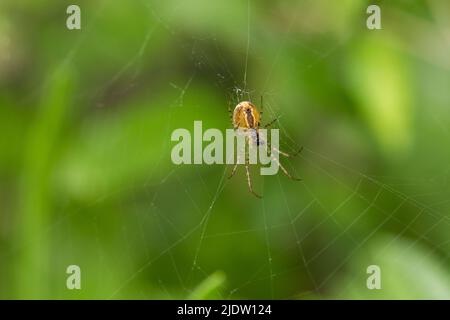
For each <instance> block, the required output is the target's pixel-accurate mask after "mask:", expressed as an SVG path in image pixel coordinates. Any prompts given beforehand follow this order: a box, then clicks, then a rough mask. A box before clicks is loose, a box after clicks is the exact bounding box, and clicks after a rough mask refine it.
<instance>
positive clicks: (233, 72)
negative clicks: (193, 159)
mask: <svg viewBox="0 0 450 320" xmlns="http://www.w3.org/2000/svg"><path fill="white" fill-rule="evenodd" d="M376 2H377V3H378V4H379V5H380V6H381V8H382V30H374V31H370V30H368V29H367V28H366V18H367V14H366V8H367V6H368V5H369V4H371V3H372V2H371V1H360V0H346V1H327V0H320V1H306V0H305V1H301V0H299V1H288V0H281V1H238V0H231V1H206V0H193V1H181V0H169V1H163V2H162V1H149V0H133V1H126V2H124V1H119V0H103V1H101V0H98V1H87V0H78V1H57V2H56V1H52V0H41V1H31V0H23V1H12V0H3V1H2V2H1V3H0V128H1V133H2V135H1V136H2V139H0V176H1V179H0V298H4V299H13V298H68V299H79V298H100V299H107V298H125V299H129V298H134V299H155V298H160V299H170V298H189V299H214V298H236V299H239V298H298V299H333V298H344V299H348V298H359V299H383V298H385V299H386V298H389V299H403V298H404V299H406V298H410V299H422V298H433V299H445V298H447V299H448V298H450V280H449V277H450V272H449V267H450V262H449V259H448V254H449V248H450V247H449V234H450V232H449V231H450V221H449V212H450V202H449V201H448V199H449V196H450V188H449V187H450V179H449V177H450V166H449V163H450V161H449V160H450V148H449V147H448V145H449V142H450V129H449V128H450V90H448V88H449V87H450V73H449V70H450V58H449V57H450V54H449V53H450V40H449V39H450V37H449V35H450V22H449V21H450V3H448V1H445V0H433V1H431V0H429V1H427V0H414V1H407V0H397V1H376ZM74 3H75V4H78V5H79V6H80V7H81V10H82V11H81V12H82V13H81V14H82V29H81V30H72V31H69V30H67V28H66V27H65V20H66V18H67V14H66V8H67V6H68V5H69V4H74ZM260 96H263V97H264V115H263V117H264V118H263V120H264V121H265V122H268V121H270V120H271V119H273V118H274V117H276V116H280V121H279V126H280V129H281V132H282V137H281V138H282V146H283V148H284V149H286V150H288V151H289V150H294V149H296V148H297V147H298V146H299V145H303V146H304V147H305V149H304V152H303V153H302V154H301V155H300V156H299V157H298V158H297V159H289V160H290V161H285V160H286V159H283V161H284V163H285V164H286V166H287V168H288V169H289V170H290V171H292V172H294V173H295V175H297V176H299V177H301V178H302V179H303V180H302V182H293V181H291V180H289V179H287V178H286V177H285V176H283V175H282V173H281V172H280V174H279V176H267V177H261V176H258V175H257V174H256V173H257V171H256V170H254V171H252V177H253V185H254V187H255V189H256V191H257V192H260V193H263V195H264V197H263V199H262V200H259V199H256V198H255V197H253V196H252V195H251V194H250V193H249V192H248V188H247V183H246V177H245V173H244V170H243V169H242V168H240V169H239V171H238V174H237V175H236V176H235V177H234V178H233V179H231V180H227V179H226V176H227V174H228V172H229V171H225V170H230V168H225V166H221V165H211V166H207V165H192V166H175V165H173V164H172V162H171V160H170V150H171V147H172V142H171V141H170V134H171V132H172V131H173V130H174V129H176V128H181V127H182V128H188V129H190V130H191V129H192V128H193V121H194V120H202V121H203V127H204V128H212V127H215V128H221V129H223V130H225V129H226V128H229V127H230V123H229V115H228V107H233V106H234V105H235V104H236V103H237V102H238V100H240V99H250V100H252V101H253V102H255V103H256V104H258V105H259V101H260ZM71 264H76V265H79V266H80V267H81V272H82V290H79V291H77V290H74V291H71V290H67V289H66V286H65V284H66V277H67V274H66V273H65V272H66V268H67V266H68V265H71ZM373 264H375V265H379V266H380V267H381V273H382V289H381V290H368V289H367V288H366V279H367V277H368V275H367V273H366V269H367V267H368V266H369V265H373Z"/></svg>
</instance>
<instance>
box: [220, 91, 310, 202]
mask: <svg viewBox="0 0 450 320" xmlns="http://www.w3.org/2000/svg"><path fill="white" fill-rule="evenodd" d="M262 100H263V99H262V97H261V111H259V110H258V109H257V108H256V106H255V105H254V104H253V103H251V102H249V101H242V102H239V103H238V104H237V105H236V107H235V108H234V111H231V108H230V106H228V112H229V113H230V118H231V123H232V124H233V128H234V130H237V129H241V130H245V131H247V130H250V131H251V133H252V134H250V135H248V136H246V143H247V144H248V145H249V147H251V146H252V145H256V146H258V147H259V146H260V145H261V144H264V141H262V140H261V138H260V135H259V128H260V126H261V119H262V114H263V101H262ZM276 121H278V117H277V118H275V119H274V120H272V121H270V122H269V123H267V124H266V125H264V128H268V127H270V126H271V125H272V124H274V123H275V122H276ZM266 148H267V147H266ZM270 149H271V152H272V151H274V152H277V153H278V154H281V155H283V156H285V157H287V158H289V157H295V156H297V155H298V154H299V153H300V152H301V151H302V150H303V147H301V148H300V149H299V150H298V151H297V152H295V153H294V154H290V153H287V152H284V151H281V150H279V149H277V148H275V147H270ZM271 158H272V159H273V160H275V161H276V162H277V164H278V166H279V167H280V168H281V171H282V172H283V173H284V174H285V175H286V176H287V177H288V178H289V179H291V180H295V181H300V180H301V179H299V178H295V177H293V176H292V175H291V174H290V173H289V172H288V171H287V170H286V168H285V167H284V166H283V165H282V164H281V163H280V161H279V160H278V159H277V158H276V157H273V156H271ZM238 164H239V161H237V163H236V164H235V165H234V167H233V170H232V171H231V174H230V176H229V177H228V179H231V178H232V177H233V176H234V174H235V173H236V170H237V166H238ZM245 171H246V174H247V184H248V188H249V190H250V192H251V193H252V194H253V195H255V196H256V197H257V198H262V197H261V196H260V195H259V194H257V193H256V192H255V191H254V190H253V184H252V179H251V177H250V170H249V159H248V151H247V149H246V151H245Z"/></svg>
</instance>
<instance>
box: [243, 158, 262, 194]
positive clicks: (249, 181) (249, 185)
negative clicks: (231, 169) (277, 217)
mask: <svg viewBox="0 0 450 320" xmlns="http://www.w3.org/2000/svg"><path fill="white" fill-rule="evenodd" d="M245 171H246V173H247V184H248V189H249V190H250V192H251V193H253V195H254V196H255V197H257V198H259V199H261V198H262V197H261V196H260V195H259V194H257V193H256V192H255V191H253V185H252V179H251V178H250V170H249V168H248V158H247V157H246V159H245Z"/></svg>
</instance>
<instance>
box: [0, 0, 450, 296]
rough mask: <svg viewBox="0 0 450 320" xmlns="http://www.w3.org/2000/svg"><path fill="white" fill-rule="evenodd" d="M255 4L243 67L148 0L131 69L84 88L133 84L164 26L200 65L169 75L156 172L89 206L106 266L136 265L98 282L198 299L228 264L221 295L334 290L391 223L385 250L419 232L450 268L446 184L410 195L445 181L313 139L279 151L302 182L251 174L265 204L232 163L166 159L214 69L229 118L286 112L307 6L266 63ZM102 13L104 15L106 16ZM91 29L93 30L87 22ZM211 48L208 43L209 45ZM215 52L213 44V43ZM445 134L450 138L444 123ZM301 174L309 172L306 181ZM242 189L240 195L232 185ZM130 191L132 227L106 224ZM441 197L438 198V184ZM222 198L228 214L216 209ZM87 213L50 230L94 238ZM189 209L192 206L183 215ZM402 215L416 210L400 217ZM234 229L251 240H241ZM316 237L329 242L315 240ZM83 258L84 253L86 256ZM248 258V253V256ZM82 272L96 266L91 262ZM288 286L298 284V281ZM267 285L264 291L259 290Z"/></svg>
mask: <svg viewBox="0 0 450 320" xmlns="http://www.w3.org/2000/svg"><path fill="white" fill-rule="evenodd" d="M103 5H106V4H103ZM252 5H253V2H251V1H250V0H248V1H247V2H246V5H245V9H246V14H245V16H246V20H245V23H243V25H242V27H243V28H242V30H245V33H246V41H245V45H244V51H243V52H239V54H238V56H239V57H240V58H239V59H240V60H241V63H238V64H239V65H240V69H239V70H233V67H232V66H230V65H231V63H230V62H227V52H224V49H223V48H221V47H220V45H219V40H220V39H217V38H216V37H215V36H211V37H208V38H193V37H188V38H187V39H186V38H185V37H184V35H181V34H180V31H179V30H178V29H177V27H176V26H173V25H172V23H171V22H169V21H170V15H168V16H163V15H161V14H160V13H159V12H158V10H157V9H156V8H155V7H154V6H153V5H152V4H150V3H148V2H145V1H142V6H143V7H144V8H145V9H146V10H147V11H148V14H149V17H151V18H152V21H154V24H153V25H151V26H150V27H149V29H148V30H146V32H145V37H144V39H143V40H142V43H141V46H140V47H139V48H137V51H136V54H135V55H134V56H132V57H129V58H127V59H126V61H125V63H124V64H123V66H121V67H119V68H118V71H117V72H116V73H115V74H114V75H113V76H112V77H111V78H110V80H109V81H108V82H107V83H105V84H104V85H102V86H100V89H99V90H98V91H96V92H95V93H94V94H93V93H92V92H83V93H79V98H80V99H81V98H82V97H86V96H87V97H90V98H92V99H93V100H94V101H96V100H98V99H101V97H102V95H103V94H104V92H105V91H107V90H108V88H110V87H111V86H114V85H115V83H116V82H121V81H122V82H123V79H126V80H125V81H126V82H128V84H129V85H130V86H132V85H133V84H134V83H135V82H137V81H139V80H140V75H141V72H142V69H143V67H142V66H143V63H144V62H143V60H144V59H145V55H146V51H147V49H148V47H149V46H151V44H152V39H153V38H152V37H153V36H154V33H155V30H157V29H159V28H162V29H164V30H166V34H167V35H168V36H169V37H171V38H172V39H173V41H174V42H175V43H177V44H178V48H179V49H180V54H181V55H183V56H187V57H188V61H189V63H190V64H191V68H190V70H189V72H187V76H186V77H185V78H184V79H182V80H181V81H173V80H168V81H167V85H168V86H169V87H171V88H172V89H173V90H174V92H175V94H173V100H172V101H171V102H170V106H169V107H168V111H167V113H166V116H165V118H164V121H165V123H166V125H165V126H164V128H165V130H164V131H163V132H162V136H163V137H164V139H162V140H163V141H165V143H164V144H163V146H162V150H163V152H161V153H160V156H159V160H158V161H157V164H156V168H157V169H156V170H153V171H152V172H153V173H152V174H151V175H150V176H148V177H147V178H145V179H143V181H144V182H138V183H136V184H132V185H131V186H127V187H126V188H125V189H122V188H119V190H117V191H116V192H114V193H108V194H105V195H102V196H101V197H99V198H98V199H96V200H95V201H93V202H92V203H91V204H90V205H89V207H90V208H91V210H92V212H94V214H93V216H92V217H91V218H90V219H91V220H90V223H91V224H92V230H91V231H90V232H91V233H89V234H88V235H86V237H87V238H88V239H90V240H89V241H91V240H94V241H93V246H94V247H95V249H93V251H95V253H96V256H97V257H98V258H97V260H96V264H97V266H96V268H98V269H100V270H107V269H108V268H110V267H111V266H110V265H109V264H108V263H110V262H111V260H112V259H111V256H112V257H114V258H113V260H114V259H115V260H116V261H121V260H126V261H128V262H129V263H124V265H125V266H126V270H128V272H125V273H123V274H122V273H115V272H113V271H111V272H109V273H108V272H107V274H105V275H103V274H102V273H99V274H100V278H99V279H97V280H96V281H97V283H96V284H94V285H93V286H94V287H96V286H100V284H101V283H103V282H104V281H107V280H108V279H109V280H111V279H110V278H111V277H116V276H117V277H116V278H115V280H114V281H112V283H113V286H112V287H110V288H108V289H107V292H108V293H106V296H102V297H103V298H119V297H136V295H137V294H140V295H141V296H140V297H142V298H159V297H164V298H179V297H189V295H190V294H191V293H192V292H193V291H195V288H196V287H197V285H198V284H199V283H200V282H201V281H202V280H204V279H205V278H208V277H209V276H210V275H211V274H213V273H214V272H216V271H217V270H224V272H225V275H228V274H231V275H233V276H236V274H235V273H233V272H229V273H227V270H232V269H233V268H241V267H242V274H241V275H240V276H236V278H228V277H227V280H226V284H225V286H224V287H222V288H220V290H218V293H219V296H220V297H221V298H255V297H262V298H304V297H309V296H311V297H315V298H328V297H329V296H328V295H327V289H329V288H330V287H331V285H332V283H333V282H334V281H336V279H338V278H339V276H340V275H341V273H345V272H346V268H347V266H348V264H349V262H350V261H351V260H352V258H354V257H355V256H356V255H358V254H360V253H361V251H362V250H364V249H365V248H366V245H367V244H369V242H370V241H371V240H372V239H373V238H375V237H377V236H379V235H380V234H383V233H386V232H388V231H389V230H399V231H398V232H396V234H395V235H394V236H393V237H392V238H390V240H389V241H387V243H385V244H384V245H383V246H382V250H381V252H380V253H379V255H382V254H383V252H384V251H386V250H388V249H389V247H390V246H392V245H393V244H395V243H396V242H397V241H398V240H399V239H401V238H403V237H405V236H407V235H409V236H411V237H414V240H413V241H411V242H409V246H408V248H407V250H412V249H413V248H415V247H416V246H417V245H419V244H421V245H424V246H425V247H426V248H428V253H429V255H430V256H432V257H433V259H435V260H437V261H439V263H442V264H448V243H449V241H450V239H445V240H444V241H441V242H439V243H437V242H436V240H435V239H434V238H433V237H432V236H431V235H432V233H433V231H435V230H436V229H437V228H448V225H449V223H450V221H449V218H448V216H446V215H445V214H443V213H442V212H441V211H440V210H439V209H437V208H442V207H443V206H445V205H446V204H448V198H447V197H448V194H447V191H448V190H442V196H444V198H443V200H442V199H441V200H439V202H435V203H433V202H430V201H428V198H427V197H428V196H430V194H429V193H426V194H410V195H408V194H407V193H406V191H405V190H408V189H407V188H408V187H410V188H411V189H412V190H417V189H421V188H418V186H423V185H427V186H432V185H433V184H434V183H435V182H434V181H431V182H430V178H429V177H424V178H421V177H411V178H404V177H395V176H391V177H378V176H375V175H372V174H370V173H368V172H365V171H363V170H362V169H360V168H359V167H356V168H354V167H353V166H352V165H351V164H346V161H345V159H344V160H342V159H343V158H340V157H339V158H335V154H334V153H330V154H328V153H327V152H326V151H325V152H324V151H323V150H324V149H323V148H321V149H317V148H316V147H315V146H314V145H313V144H309V143H308V144H304V151H303V153H301V154H300V155H299V157H298V159H294V160H291V159H281V160H282V161H284V162H283V163H284V164H286V165H287V168H288V171H289V172H292V173H293V174H294V175H295V176H298V177H302V178H303V180H302V181H301V182H292V181H286V180H287V179H286V177H284V176H282V175H281V173H280V174H279V175H278V176H276V177H264V178H258V177H256V175H254V174H253V178H254V180H253V183H254V186H255V187H259V188H260V190H262V193H263V199H262V200H257V199H254V198H253V196H252V195H251V194H250V193H249V192H248V190H247V185H246V182H245V179H244V178H243V176H242V175H239V174H237V176H236V177H234V178H233V180H228V179H227V174H228V173H229V170H230V168H228V167H226V166H224V167H220V166H216V167H213V168H205V166H202V167H199V166H195V167H194V168H187V169H186V168H182V167H176V166H173V167H170V168H169V169H167V166H165V165H164V162H166V161H168V158H167V156H166V155H167V154H169V152H170V148H171V145H170V141H169V137H170V130H171V128H172V126H173V118H174V115H175V114H176V112H178V111H179V110H180V109H185V108H187V107H186V106H187V105H188V104H187V103H186V99H188V95H189V93H190V91H191V90H193V89H192V87H193V86H194V85H195V84H196V82H197V81H201V77H202V76H203V74H204V73H205V70H206V71H207V72H209V73H211V74H214V75H215V79H214V82H213V83H214V86H215V87H216V88H217V90H218V91H220V92H223V93H224V94H223V98H224V100H223V101H224V107H223V118H224V119H227V117H228V116H227V105H226V104H229V105H234V104H235V103H236V102H238V101H237V100H242V99H244V98H245V99H249V100H251V101H258V98H259V96H260V95H263V96H264V114H263V117H264V119H265V121H266V122H268V121H269V120H271V119H274V118H276V116H277V115H278V114H279V113H280V111H281V110H282V107H280V101H282V100H283V99H282V97H281V96H280V94H277V93H274V92H271V91H269V88H270V86H271V81H272V79H273V73H274V70H276V68H277V67H278V64H279V61H280V56H281V54H282V52H283V49H284V48H285V46H286V45H287V44H288V43H289V42H290V41H292V39H291V31H292V30H291V29H292V27H293V25H294V24H295V23H298V19H299V16H298V15H299V12H301V11H299V10H296V13H295V14H293V15H292V17H290V21H289V24H288V25H287V28H286V29H285V30H284V34H283V37H282V38H281V39H280V43H279V46H278V47H277V48H276V50H275V56H272V57H271V58H269V59H267V58H264V57H262V58H261V56H259V55H258V53H257V52H255V50H254V49H253V45H254V40H253V38H252V32H253V31H254V29H253V28H254V25H255V22H254V19H255V18H254V17H255V15H254V14H253V11H252V10H253V7H252ZM176 10H178V8H177V7H176V6H175V7H174V8H173V11H171V12H176ZM93 19H97V16H95V17H94V18H93ZM87 25H88V26H89V23H88V24H87ZM88 31H89V27H88V29H87V32H88ZM82 41H83V40H80V43H79V44H77V46H76V48H74V49H73V51H71V52H70V54H69V55H68V56H67V57H66V59H65V61H64V63H70V60H71V59H72V58H73V57H74V56H76V54H77V50H81V49H80V46H81V44H82ZM346 41H348V39H347V40H346ZM346 41H343V42H342V43H341V44H339V45H338V46H333V47H332V48H325V49H324V50H319V49H317V48H315V47H313V46H308V45H306V44H302V46H304V48H305V50H308V51H310V52H313V54H314V55H315V56H316V59H315V60H314V62H313V63H309V64H307V65H304V68H305V69H309V70H313V69H314V68H315V67H317V66H320V64H322V63H323V62H324V61H325V60H327V59H329V58H331V57H332V56H333V54H334V53H335V52H336V50H338V49H339V47H340V46H343V45H345V43H346ZM211 44H212V46H213V49H212V51H206V50H204V46H205V47H206V46H210V45H211ZM209 49H211V48H209V47H208V50H209ZM255 57H256V58H260V59H261V60H263V62H264V64H265V65H267V66H269V67H268V72H267V79H266V80H265V81H263V85H262V89H261V90H260V92H256V90H252V88H253V86H252V79H251V74H252V65H251V63H250V61H252V59H254V58H255ZM130 70H131V71H130ZM130 75H131V76H130ZM122 85H123V84H122ZM230 85H231V86H230ZM190 112H192V113H193V114H197V115H199V119H201V114H202V110H191V111H190ZM298 113H299V114H300V113H301V110H298ZM436 121H439V120H438V119H436ZM278 125H279V128H280V129H281V130H280V131H281V133H282V137H281V139H282V142H284V147H285V148H287V149H289V151H293V150H295V149H296V148H297V147H298V145H301V144H303V141H302V139H301V137H292V136H291V134H290V132H292V130H291V129H290V128H288V127H287V126H285V125H284V121H283V117H281V120H280V121H279V122H278ZM224 129H225V128H224ZM442 131H443V132H444V133H445V134H446V135H447V137H448V130H445V126H443V127H442ZM188 170H190V173H188ZM238 170H239V171H240V173H242V171H243V169H242V168H239V169H238ZM303 172H307V173H308V175H307V176H305V177H304V176H303V174H302V173H303ZM447 176H448V168H447ZM322 185H326V186H328V188H327V189H328V190H330V191H329V192H333V190H335V191H336V193H337V195H336V199H335V200H334V201H333V203H328V199H329V198H328V194H327V193H325V194H324V193H323V192H321V191H320V190H319V189H320V187H321V186H322ZM234 188H237V189H238V190H239V192H238V193H233V192H232V190H233V189H234ZM363 189H364V190H363ZM130 190H131V191H130ZM174 190H175V191H174ZM367 190H369V191H367ZM121 194H126V196H124V197H123V198H122V200H119V201H124V203H123V204H122V205H123V208H126V210H127V211H129V212H130V213H131V215H130V217H129V218H128V219H129V220H128V222H127V223H126V224H125V225H123V226H122V227H118V226H117V228H114V229H113V230H112V231H111V230H105V227H104V226H103V225H102V222H103V221H105V220H106V219H107V217H105V216H104V215H101V214H96V213H95V212H96V208H101V207H102V206H103V205H108V199H110V198H118V199H121V197H120V195H121ZM129 195H131V196H129ZM236 195H238V196H239V199H238V200H234V199H233V197H234V196H236ZM431 195H432V196H436V194H435V192H433V193H432V194H431ZM383 197H387V198H389V199H391V200H392V201H391V203H393V204H394V205H393V206H391V207H389V206H386V205H385V202H383V201H382V198H383ZM421 199H424V200H421ZM174 202H176V203H174ZM219 205H220V208H224V207H226V208H227V210H226V211H224V210H223V209H220V210H219V211H218V209H217V208H218V207H219ZM235 205H237V207H235ZM119 206H120V203H119ZM81 210H82V209H79V210H73V211H72V210H69V211H68V212H63V213H62V214H61V215H59V216H58V218H57V219H56V221H55V222H54V223H53V224H52V225H51V226H49V228H48V230H46V231H44V232H45V233H51V234H55V235H59V234H60V233H64V234H65V236H64V237H63V238H64V239H66V241H67V242H68V243H70V244H68V245H67V246H68V247H70V248H73V249H74V248H75V243H76V242H77V241H79V242H80V243H84V241H83V240H80V239H79V238H78V237H77V236H76V235H74V230H73V227H72V223H73V219H75V217H76V216H77V215H78V214H80V211H81ZM181 210H182V212H177V211H181ZM227 211H229V213H230V214H231V213H232V212H235V214H233V217H234V218H236V219H242V221H238V222H236V223H233V222H229V223H228V224H227V223H226V222H225V220H224V219H222V218H221V216H220V214H224V213H227ZM402 211H407V212H410V213H412V215H411V216H406V217H405V215H400V214H399V213H400V212H402ZM344 212H346V213H350V214H349V215H350V218H346V217H345V215H344V214H343V213H344ZM373 212H377V213H378V215H377V218H379V221H376V222H374V225H375V226H376V227H375V228H374V229H373V230H372V231H371V232H370V233H368V234H365V233H363V234H361V232H360V230H361V229H359V228H358V226H360V225H362V224H364V223H365V220H368V219H369V220H370V219H372V218H371V213H373ZM252 219H253V220H252ZM86 223H89V222H86ZM222 224H223V225H222ZM418 224H426V226H427V228H425V231H422V229H421V228H418ZM242 226H245V227H244V228H242ZM75 232H76V231H75ZM108 232H113V233H114V234H116V235H118V237H120V238H121V240H120V241H121V242H123V243H124V246H121V247H120V248H119V249H118V250H117V251H116V248H114V247H108V244H107V239H109V238H108V237H107V236H104V234H105V233H108ZM236 237H238V238H240V239H242V240H240V241H239V240H238V241H236V240H234V239H236ZM229 241H230V242H232V243H234V244H236V243H242V246H243V248H244V249H246V248H247V247H246V246H245V242H246V241H249V242H251V243H252V244H253V245H254V246H255V247H256V248H257V249H255V250H256V252H255V253H254V252H251V251H247V252H245V253H243V252H239V254H236V253H235V252H233V250H236V251H239V250H238V248H229V247H227V242H229ZM316 241H320V243H319V244H314V242H316ZM114 243H116V242H114ZM137 247H139V248H142V250H141V249H137ZM215 248H217V249H215ZM311 248H314V249H313V250H311ZM348 248H350V250H349V249H348ZM244 249H242V250H244ZM247 249H248V248H247ZM15 250H20V248H15V249H14V250H12V251H11V252H9V253H6V254H5V253H2V256H4V257H6V258H7V257H9V256H10V255H13V254H14V253H15V252H16V251H15ZM74 250H75V249H74ZM69 255H70V254H69ZM210 255H212V256H213V257H220V258H218V261H217V262H216V263H215V262H214V261H211V260H212V259H208V257H209V256H210ZM73 256H74V257H80V255H76V254H74V255H73ZM243 257H244V258H245V260H244V261H243V260H241V259H243ZM424 258H426V257H424ZM229 260H232V262H231V263H230V262H229ZM254 261H256V262H254ZM252 262H253V263H252ZM374 263H375V262H374ZM245 264H249V266H246V265H245ZM375 264H376V263H375ZM324 265H325V267H324ZM365 267H367V266H366V265H364V266H361V270H362V272H365ZM412 268H414V266H412ZM83 270H84V272H86V273H87V274H88V273H89V266H87V267H86V269H83ZM350 279H351V281H349V282H348V283H347V284H346V286H347V287H350V286H351V285H353V283H354V282H355V281H357V280H358V278H357V277H353V278H350ZM142 282H144V283H149V285H148V290H145V291H141V292H139V293H137V292H136V290H135V288H137V287H139V286H138V285H137V283H142ZM287 283H292V284H291V285H290V286H289V285H287ZM144 287H145V286H144ZM254 288H256V289H254ZM261 288H265V289H264V290H263V291H262V292H255V290H261ZM286 288H288V289H286ZM140 290H142V289H140ZM155 290H156V291H157V293H155ZM340 293H341V294H342V297H345V293H346V288H344V289H341V292H340Z"/></svg>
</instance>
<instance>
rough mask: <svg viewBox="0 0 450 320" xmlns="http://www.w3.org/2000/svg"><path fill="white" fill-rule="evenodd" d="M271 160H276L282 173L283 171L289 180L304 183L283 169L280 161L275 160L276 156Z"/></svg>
mask: <svg viewBox="0 0 450 320" xmlns="http://www.w3.org/2000/svg"><path fill="white" fill-rule="evenodd" d="M271 158H272V160H275V162H276V163H277V164H278V165H279V166H280V168H281V171H283V173H284V174H285V175H286V176H287V177H288V178H289V179H291V180H294V181H302V179H300V178H296V177H294V176H291V175H290V174H289V172H288V171H287V170H286V168H285V167H283V165H282V164H281V163H280V160H278V159H277V158H275V157H274V156H272V157H271Z"/></svg>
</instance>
